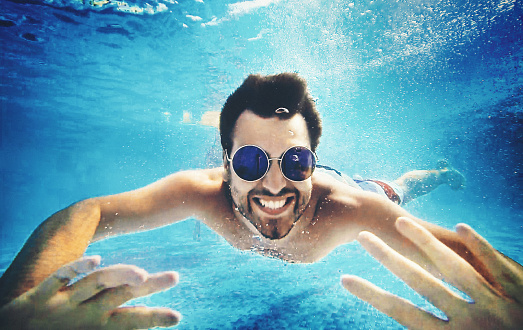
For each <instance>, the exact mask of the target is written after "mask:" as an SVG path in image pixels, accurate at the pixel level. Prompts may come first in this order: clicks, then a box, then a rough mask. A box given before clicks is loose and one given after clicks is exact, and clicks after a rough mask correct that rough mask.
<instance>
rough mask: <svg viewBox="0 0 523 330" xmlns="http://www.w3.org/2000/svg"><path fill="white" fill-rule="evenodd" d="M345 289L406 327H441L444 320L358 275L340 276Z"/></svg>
mask: <svg viewBox="0 0 523 330" xmlns="http://www.w3.org/2000/svg"><path fill="white" fill-rule="evenodd" d="M342 284H343V287H344V288H345V289H347V290H348V291H350V292H351V293H352V294H353V295H355V296H356V297H358V298H360V299H362V300H364V301H366V302H368V303H369V304H371V305H372V306H374V308H376V309H377V310H379V311H381V312H382V313H385V314H387V315H388V316H390V317H392V318H393V319H395V320H396V321H398V322H399V323H400V324H402V325H404V326H406V327H408V328H416V329H434V328H436V327H442V326H443V325H444V324H445V323H446V322H445V321H443V320H441V319H439V318H437V317H435V316H434V315H432V314H429V313H427V312H425V311H423V310H421V309H420V308H418V307H417V306H415V305H414V304H412V303H411V302H410V301H407V300H405V299H403V298H400V297H398V296H396V295H393V294H392V293H390V292H387V291H385V290H383V289H380V288H379V287H377V286H375V285H374V284H372V283H370V282H369V281H366V280H364V279H362V278H360V277H357V276H352V275H344V276H342Z"/></svg>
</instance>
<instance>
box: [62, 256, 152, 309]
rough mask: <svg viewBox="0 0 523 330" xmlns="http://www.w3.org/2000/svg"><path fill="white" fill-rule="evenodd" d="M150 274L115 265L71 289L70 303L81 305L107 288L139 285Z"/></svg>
mask: <svg viewBox="0 0 523 330" xmlns="http://www.w3.org/2000/svg"><path fill="white" fill-rule="evenodd" d="M147 276H148V273H147V272H146V271H145V270H143V269H141V268H139V267H136V266H133V265H114V266H109V267H106V268H102V269H99V270H97V271H95V272H93V273H91V274H89V275H87V276H86V277H84V278H83V279H81V280H79V281H78V282H76V283H74V284H73V285H71V287H70V288H69V290H68V291H69V297H70V301H71V302H73V303H77V304H78V303H81V302H83V301H85V300H87V299H89V298H91V297H93V296H95V295H96V294H98V293H99V292H101V291H103V290H105V289H107V288H115V287H119V286H122V285H139V284H142V283H144V282H145V281H146V280H147Z"/></svg>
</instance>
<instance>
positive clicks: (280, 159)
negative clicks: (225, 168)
mask: <svg viewBox="0 0 523 330" xmlns="http://www.w3.org/2000/svg"><path fill="white" fill-rule="evenodd" d="M244 147H255V148H258V149H260V150H261V151H262V152H263V154H264V155H265V157H267V161H268V163H269V165H268V166H267V169H266V170H265V173H264V174H263V175H262V176H261V177H260V178H259V179H256V180H252V181H249V180H245V179H244V178H242V177H240V176H239V175H238V173H236V171H235V170H234V165H233V164H232V160H233V159H234V156H235V155H236V153H237V152H238V150H240V149H242V148H244ZM292 148H304V149H307V150H309V151H310V152H311V154H312V155H313V156H314V168H313V169H312V172H311V175H310V176H309V177H308V178H307V179H309V178H310V177H312V173H314V170H315V169H316V164H317V163H318V156H317V155H316V153H315V152H314V151H312V150H311V149H310V148H309V147H305V146H292V147H289V148H287V149H286V150H285V151H284V152H283V153H282V154H281V156H280V157H273V158H270V157H269V155H268V154H267V152H266V151H265V150H263V148H262V147H260V146H257V145H255V144H246V145H243V146H241V147H239V148H238V149H236V151H234V153H233V154H232V157H231V158H229V154H228V152H227V149H225V158H227V161H228V162H229V163H230V164H231V168H232V170H233V172H234V173H235V174H236V176H237V177H238V178H240V180H242V181H245V182H256V181H260V180H261V179H263V178H264V177H265V176H266V175H267V173H268V172H269V169H270V168H271V166H272V165H271V161H272V160H277V161H278V167H279V168H280V173H281V175H283V177H284V178H285V179H287V180H289V181H292V182H303V181H305V180H307V179H304V180H299V181H296V180H292V179H289V178H288V177H287V176H286V175H285V173H283V170H282V169H281V161H282V159H283V157H284V156H285V154H286V153H287V152H288V151H289V150H291V149H292Z"/></svg>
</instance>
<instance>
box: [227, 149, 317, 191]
mask: <svg viewBox="0 0 523 330" xmlns="http://www.w3.org/2000/svg"><path fill="white" fill-rule="evenodd" d="M225 157H227V160H228V161H229V162H230V163H231V164H232V169H233V171H234V173H236V175H238V176H239V177H240V178H241V179H242V180H245V181H249V182H254V181H258V180H260V179H261V178H263V177H264V176H265V175H266V174H267V172H269V166H270V161H271V160H277V161H278V162H279V164H280V171H281V174H283V176H284V177H285V178H286V179H288V180H290V181H298V182H299V181H304V180H307V179H308V178H310V177H311V175H312V172H314V168H315V167H316V160H317V159H316V155H315V154H314V153H313V152H312V151H311V150H310V149H309V148H307V147H300V146H295V147H290V148H289V149H287V150H285V152H284V153H283V154H282V155H281V157H280V158H269V156H268V155H267V153H266V152H265V151H264V150H263V149H262V148H260V147H258V146H255V145H245V146H242V147H240V148H239V149H238V150H236V151H235V152H234V154H233V155H232V159H231V158H229V156H228V155H227V150H225Z"/></svg>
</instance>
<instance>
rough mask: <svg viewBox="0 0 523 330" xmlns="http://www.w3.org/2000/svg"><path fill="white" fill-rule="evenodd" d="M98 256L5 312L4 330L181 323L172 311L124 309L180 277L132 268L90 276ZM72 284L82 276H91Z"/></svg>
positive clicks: (0, 317)
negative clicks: (134, 300) (130, 302)
mask: <svg viewBox="0 0 523 330" xmlns="http://www.w3.org/2000/svg"><path fill="white" fill-rule="evenodd" d="M100 259H101V258H100V257H99V256H92V257H85V258H82V259H79V260H76V261H74V262H71V263H69V264H67V265H65V266H63V267H61V268H60V269H58V270H57V271H56V272H55V273H54V274H52V275H51V276H49V277H48V278H47V279H45V280H44V281H43V282H42V283H40V284H39V285H38V286H36V287H34V288H32V289H31V290H29V291H27V292H25V293H24V294H22V295H21V296H19V297H18V298H16V299H14V300H12V301H11V302H9V303H8V304H6V305H4V306H2V307H1V308H0V328H1V329H144V328H145V329H147V328H153V327H168V326H173V325H176V324H177V323H178V322H179V321H180V319H181V315H180V314H179V313H178V312H175V311H173V310H170V309H167V308H148V307H119V306H120V305H122V304H123V303H125V302H127V301H128V300H131V299H134V298H137V297H142V296H146V295H149V294H152V293H155V292H158V291H162V290H165V289H168V288H170V287H172V286H174V285H176V284H177V282H178V273H176V272H162V273H156V274H148V273H147V272H146V271H145V270H143V269H141V268H138V267H136V266H131V265H114V266H110V267H106V268H101V269H99V270H96V271H94V272H91V271H92V270H93V269H94V268H96V267H97V266H98V265H99V264H100ZM89 272H91V273H90V274H88V275H86V276H85V277H84V278H82V279H80V280H78V281H77V282H74V283H73V284H70V285H69V282H70V281H71V280H72V279H74V278H75V277H77V276H78V275H80V274H85V273H89Z"/></svg>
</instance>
